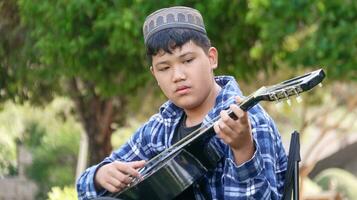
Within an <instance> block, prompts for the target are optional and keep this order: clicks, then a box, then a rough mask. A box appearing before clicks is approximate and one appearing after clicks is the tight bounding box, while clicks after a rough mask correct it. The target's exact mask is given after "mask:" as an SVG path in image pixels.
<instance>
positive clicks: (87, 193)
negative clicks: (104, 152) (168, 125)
mask: <svg viewBox="0 0 357 200" xmlns="http://www.w3.org/2000/svg"><path fill="white" fill-rule="evenodd" d="M150 129H152V123H150V121H149V122H148V123H146V124H144V125H143V126H142V127H141V128H139V129H138V130H137V131H136V132H135V133H134V135H133V136H132V137H131V138H130V139H129V140H128V142H127V143H125V144H124V145H123V146H122V147H120V148H119V149H118V150H116V151H114V152H112V153H111V155H110V156H108V157H106V158H105V159H104V160H103V161H102V162H101V163H99V164H98V165H94V166H92V167H89V168H88V169H87V170H85V171H84V172H83V173H82V174H81V176H80V177H79V179H78V180H77V184H76V189H77V193H78V199H81V200H88V199H92V198H95V197H98V196H102V195H103V194H104V193H105V192H107V191H106V190H104V189H102V190H97V189H96V188H95V185H94V176H95V173H96V172H97V170H98V169H99V168H100V167H101V166H103V165H106V164H108V163H111V162H114V161H115V160H119V161H126V162H130V161H136V160H147V159H148V158H149V157H152V155H151V154H152V152H151V150H150V148H149V146H150V138H149V135H147V134H146V133H147V132H148V131H150Z"/></svg>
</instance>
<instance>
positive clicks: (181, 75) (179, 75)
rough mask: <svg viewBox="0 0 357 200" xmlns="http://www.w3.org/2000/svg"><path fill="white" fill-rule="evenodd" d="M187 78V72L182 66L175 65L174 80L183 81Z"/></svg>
mask: <svg viewBox="0 0 357 200" xmlns="http://www.w3.org/2000/svg"><path fill="white" fill-rule="evenodd" d="M185 78H186V75H185V72H184V71H183V70H182V68H181V67H174V70H173V75H172V79H173V82H177V81H181V80H184V79H185Z"/></svg>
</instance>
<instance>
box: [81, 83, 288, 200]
mask: <svg viewBox="0 0 357 200" xmlns="http://www.w3.org/2000/svg"><path fill="white" fill-rule="evenodd" d="M215 79H216V82H217V83H218V84H219V85H220V86H221V87H222V90H221V91H220V93H219V95H218V96H217V98H216V103H215V106H214V108H213V109H211V111H210V112H209V113H208V114H207V116H206V117H205V118H204V120H203V122H202V123H203V125H205V124H208V123H211V121H212V119H213V118H215V117H216V116H218V115H219V113H220V111H221V110H224V109H227V108H228V107H229V105H230V104H232V103H235V98H234V97H235V96H237V95H239V96H241V95H242V93H241V90H240V89H239V86H238V83H237V82H236V81H235V79H234V78H233V77H230V76H217V77H216V78H215ZM182 114H183V110H182V109H181V108H179V107H177V106H175V105H174V104H173V103H172V102H171V101H167V102H166V103H164V104H163V105H162V106H161V107H160V111H159V113H157V114H155V115H153V116H152V117H151V118H150V119H149V121H147V122H146V123H145V124H144V125H143V126H141V127H140V128H139V129H138V130H137V131H136V132H135V134H133V136H132V137H131V138H130V139H129V141H128V142H127V143H126V144H124V145H123V146H122V147H121V148H119V149H118V150H116V151H114V152H113V153H112V154H111V155H110V156H109V157H107V158H105V159H104V160H103V161H102V162H101V163H99V164H98V165H95V166H92V167H90V168H88V169H87V170H86V171H85V172H84V173H83V174H82V175H81V177H80V178H79V179H78V181H77V191H78V197H79V199H84V200H87V199H91V198H94V197H97V196H100V195H101V194H103V193H104V192H105V191H103V190H102V191H96V189H95V187H94V174H95V172H96V170H97V169H98V168H99V167H100V166H102V165H105V164H107V163H110V162H113V161H114V160H120V161H135V160H149V159H150V158H152V157H154V156H155V155H157V154H159V153H160V152H162V151H163V150H165V149H166V148H169V147H170V146H171V140H172V138H173V134H174V132H175V128H176V126H177V125H178V123H179V121H180V118H181V116H182ZM249 119H250V123H251V127H252V132H253V138H254V143H255V148H256V150H255V153H254V155H253V157H252V158H251V159H250V160H248V161H246V162H245V163H243V164H241V165H239V166H238V165H236V163H235V162H234V160H235V159H234V155H233V152H232V151H231V149H230V147H229V146H228V145H227V144H225V143H224V142H223V141H222V140H221V139H219V138H218V137H213V138H212V139H211V141H210V142H212V143H213V145H214V146H215V147H216V148H217V149H218V151H219V152H220V153H221V155H222V156H223V159H222V161H220V162H219V163H218V165H217V166H216V168H215V169H214V170H211V171H209V172H208V173H207V174H206V175H205V176H204V179H206V180H205V181H204V182H205V184H206V185H205V186H204V187H201V188H199V187H195V185H194V187H193V188H194V192H195V197H196V199H204V197H203V195H202V192H205V193H206V194H208V196H210V197H211V198H212V199H217V200H222V199H225V200H230V199H235V200H236V199H281V196H282V191H283V184H284V176H285V171H286V166H287V158H286V154H285V151H284V148H283V145H282V142H281V138H280V135H279V132H278V130H277V128H276V126H275V124H274V122H273V120H272V119H271V118H270V117H269V116H268V114H267V113H266V112H265V111H264V110H263V108H262V107H261V106H260V105H256V106H254V107H253V108H251V109H250V110H249ZM202 188H204V189H202ZM200 190H205V191H200Z"/></svg>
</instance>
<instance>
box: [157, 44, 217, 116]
mask: <svg viewBox="0 0 357 200" xmlns="http://www.w3.org/2000/svg"><path fill="white" fill-rule="evenodd" d="M217 56H218V55H217V50H216V49H215V48H214V47H211V48H210V49H209V50H208V53H207V54H206V53H205V52H204V50H203V49H202V48H201V47H200V46H197V45H196V44H195V43H194V42H192V41H190V42H187V43H186V44H184V45H183V46H182V47H181V48H176V49H174V50H173V51H172V54H169V53H166V52H164V51H160V52H159V53H158V54H157V55H155V56H153V57H152V67H151V68H150V69H151V72H152V74H153V75H154V77H155V78H156V80H157V82H158V84H159V86H160V88H161V90H162V91H163V92H164V94H165V95H166V97H167V98H169V99H170V100H171V101H172V102H173V103H174V104H175V105H177V106H178V107H181V108H183V109H185V110H190V109H195V108H198V107H199V106H200V105H203V104H204V102H205V101H207V100H208V98H210V97H212V93H213V89H214V87H215V81H214V79H213V76H214V75H213V69H215V68H217ZM214 98H215V97H214Z"/></svg>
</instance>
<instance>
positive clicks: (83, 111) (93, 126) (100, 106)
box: [71, 79, 125, 166]
mask: <svg viewBox="0 0 357 200" xmlns="http://www.w3.org/2000/svg"><path fill="white" fill-rule="evenodd" d="M71 88H72V89H73V90H72V93H71V96H72V99H73V100H74V101H75V104H76V109H77V111H78V113H79V116H80V118H81V121H82V125H83V128H84V130H85V132H86V134H87V136H88V144H89V145H88V156H89V158H88V162H89V163H88V164H89V166H91V165H95V164H98V163H99V162H101V161H102V160H103V159H104V158H105V157H106V156H108V155H109V154H110V153H111V151H112V145H111V136H112V133H113V131H114V130H113V129H112V128H111V124H112V123H113V121H114V118H115V114H116V113H120V112H117V111H119V110H122V109H123V108H124V104H125V103H124V102H125V101H124V98H123V97H122V98H120V97H118V98H116V99H115V100H116V101H115V102H116V103H115V104H113V98H108V99H102V98H100V97H99V96H98V95H96V94H95V93H94V87H92V86H91V84H89V83H83V82H81V81H80V80H76V79H73V80H72V81H71ZM83 88H85V91H86V92H85V94H83V93H84V92H82V93H81V91H83Z"/></svg>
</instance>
